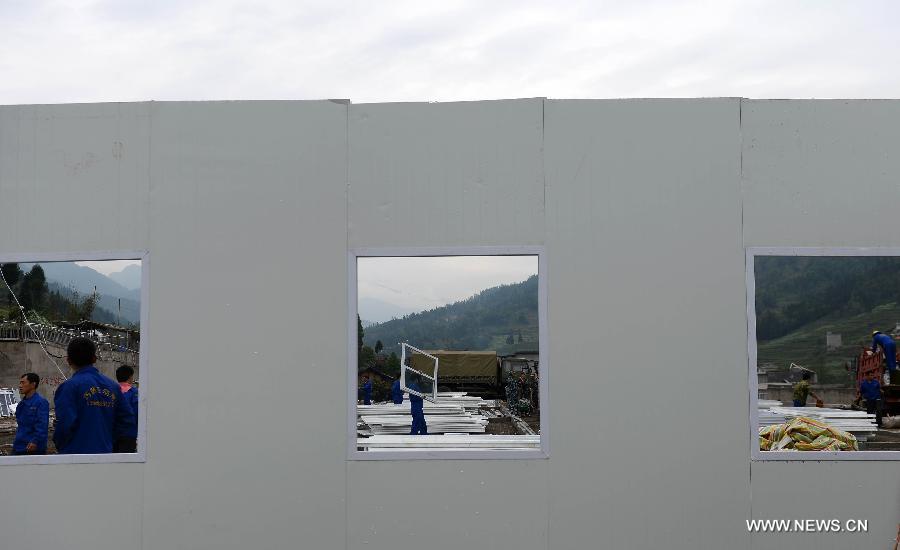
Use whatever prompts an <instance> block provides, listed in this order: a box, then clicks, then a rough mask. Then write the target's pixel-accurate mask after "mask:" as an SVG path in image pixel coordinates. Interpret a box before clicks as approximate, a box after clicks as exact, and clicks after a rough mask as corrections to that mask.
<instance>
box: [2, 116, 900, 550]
mask: <svg viewBox="0 0 900 550" xmlns="http://www.w3.org/2000/svg"><path fill="white" fill-rule="evenodd" d="M898 119H900V102H837V101H831V102H829V101H781V102H757V101H741V100H737V99H708V100H624V101H613V100H610V101H543V100H540V99H529V100H515V101H496V102H475V103H458V104H384V105H352V106H351V105H349V104H348V103H345V102H333V101H321V102H235V103H229V102H225V103H143V104H102V105H65V106H17V107H0V235H2V236H3V240H2V241H0V253H10V252H30V251H60V250H109V249H148V250H149V251H150V255H151V262H150V268H149V269H150V300H149V304H148V306H149V308H150V309H149V312H150V318H149V323H148V326H147V327H146V328H147V329H148V331H149V340H148V341H147V342H144V344H147V345H145V346H144V347H143V348H142V351H143V352H144V353H148V354H149V355H148V358H149V361H150V371H149V372H151V373H152V374H151V375H150V380H151V383H152V386H148V387H146V388H145V390H146V392H145V393H143V395H144V396H145V398H146V400H147V401H146V404H147V411H148V446H147V449H148V451H147V457H148V458H147V462H146V463H145V464H109V465H89V464H85V465H45V466H9V465H5V466H0V485H2V486H3V487H4V494H6V492H8V493H9V494H15V495H19V496H18V497H17V498H16V499H4V500H3V503H2V504H0V532H2V533H3V536H4V542H5V543H8V544H9V546H10V547H15V546H19V545H26V544H27V545H29V546H30V547H41V548H49V547H65V548H91V549H102V548H117V549H120V548H135V549H137V548H142V549H178V548H192V549H204V548H216V549H223V548H236V549H237V548H241V549H243V548H247V547H254V548H294V547H304V548H321V549H330V548H339V549H362V548H368V549H373V548H392V549H396V548H423V547H428V548H432V549H444V548H446V549H458V548H494V549H504V548H516V549H520V550H521V549H530V548H535V549H549V548H552V549H569V548H571V549H578V550H582V549H584V548H616V549H618V548H640V549H643V548H655V547H660V548H663V547H664V548H684V549H697V548H717V549H718V548H729V549H732V548H735V549H742V548H744V549H750V548H754V549H755V548H784V547H787V546H790V547H792V548H810V549H811V548H835V549H837V548H846V547H848V546H849V545H851V544H852V545H853V546H854V547H860V548H861V547H883V546H886V545H887V542H886V541H888V540H889V539H890V538H892V537H893V536H894V534H895V533H896V523H897V519H898V517H900V497H898V495H900V491H898V488H900V487H898V485H900V474H898V473H897V468H896V465H895V464H893V463H890V462H880V463H865V464H860V463H816V462H809V463H791V464H786V463H751V462H750V459H749V445H750V436H749V429H748V418H747V397H748V384H747V379H748V375H747V374H748V367H747V363H748V358H747V352H746V338H747V336H746V335H747V323H746V316H745V299H746V296H745V288H744V247H745V246H763V245H765V246H777V245H791V246H826V245H828V246H831V245H846V246H874V245H882V246H885V245H891V244H895V243H896V238H895V237H894V235H896V234H897V231H896V230H897V225H898V221H897V218H896V216H895V215H894V211H895V208H894V206H893V203H894V202H895V201H896V199H897V198H898V197H897V188H896V180H897V177H898V175H900V154H897V153H898V151H897V149H898V147H900V124H898V122H900V120H898ZM97 212H103V213H104V215H102V216H100V215H95V213H97ZM410 214H411V215H410ZM848 218H849V219H865V220H866V223H859V224H848V223H844V221H845V220H847V219H848ZM426 220H427V222H428V223H424V222H425V221H426ZM423 228H426V229H424V230H423ZM493 244H502V245H506V244H541V245H545V246H546V249H547V256H548V262H549V268H548V272H547V276H548V282H549V335H550V346H549V347H550V362H549V366H548V368H549V371H548V372H549V374H550V385H551V393H550V396H549V397H548V398H546V399H543V402H544V403H545V405H547V406H548V407H549V410H548V411H547V412H548V414H549V419H550V427H551V431H550V433H549V434H548V437H549V438H550V453H551V456H550V458H549V459H547V460H528V461H494V460H477V461H414V462H348V461H347V460H346V459H345V456H346V433H345V430H346V425H347V424H346V410H347V407H346V405H347V404H346V402H345V400H346V395H347V391H346V384H347V383H348V380H347V369H346V364H347V348H346V341H347V334H346V330H347V319H346V307H347V301H346V300H347V298H346V292H347V281H346V280H345V274H346V272H347V265H346V261H347V260H346V258H347V249H348V247H361V246H389V245H390V246H400V245H405V246H426V245H429V246H430V245H440V246H444V245H493ZM285 289H289V292H285ZM188 329H189V330H188ZM647 331H649V332H651V333H652V334H653V337H652V338H649V339H648V338H646V337H645V334H646V333H647ZM236 333H239V334H240V336H241V337H240V338H229V337H228V335H229V334H236ZM197 341H206V342H211V343H214V344H215V345H212V346H210V347H209V348H207V349H201V348H199V347H197V346H196V345H195V342H197ZM273 342H280V343H284V342H290V345H272V343H273ZM636 351H638V352H639V353H640V354H641V355H642V356H643V357H645V359H646V361H645V362H644V363H642V364H641V365H640V368H639V369H635V368H634V367H633V365H634V356H635V355H634V354H635V352H636ZM585 357H589V358H590V361H585V360H584V358H585ZM642 372H649V373H651V379H652V380H653V383H652V384H647V383H642V382H641V373H642ZM238 403H239V404H240V406H236V404H238ZM34 474H36V475H34ZM400 480H414V481H415V483H411V484H405V483H401V482H400ZM97 487H105V488H108V490H103V491H101V493H102V494H103V495H105V496H104V497H103V498H91V499H90V503H91V505H90V506H84V503H85V497H84V495H85V494H97ZM35 488H37V490H35ZM47 494H53V498H46V497H45V496H44V495H47ZM780 517H785V518H791V519H805V518H832V517H835V518H840V519H842V520H843V519H850V518H861V519H868V520H869V522H870V531H869V533H868V534H864V535H809V534H807V535H803V534H790V535H766V534H756V535H751V534H749V533H748V532H747V528H746V524H745V520H747V519H750V518H780ZM98 526H102V533H103V536H99V537H98V536H97V533H98Z"/></svg>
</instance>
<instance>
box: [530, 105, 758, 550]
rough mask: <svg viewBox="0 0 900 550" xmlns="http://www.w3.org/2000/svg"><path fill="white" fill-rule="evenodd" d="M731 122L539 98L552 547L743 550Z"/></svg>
mask: <svg viewBox="0 0 900 550" xmlns="http://www.w3.org/2000/svg"><path fill="white" fill-rule="evenodd" d="M738 115H739V102H738V101H737V100H733V99H721V100H635V101H548V102H547V104H546V125H547V126H546V144H547V156H546V160H545V165H546V170H547V197H548V199H547V211H548V216H547V255H548V258H549V263H550V268H549V272H550V279H549V282H550V289H549V296H550V338H551V343H552V346H551V364H552V366H553V376H552V377H551V382H550V384H551V388H550V396H551V398H552V400H553V405H552V417H551V426H550V428H551V432H550V437H551V449H552V455H551V458H550V499H551V500H550V548H553V549H569V548H571V549H573V550H574V549H583V548H588V547H591V548H734V549H737V548H747V547H748V546H749V537H748V536H747V534H746V531H744V530H742V528H743V524H742V522H741V520H742V518H744V517H746V515H747V512H748V509H749V468H748V456H747V448H746V444H745V442H746V438H745V437H742V435H741V434H745V433H746V426H747V418H746V417H747V414H746V406H745V403H746V401H747V397H746V389H745V388H746V377H745V376H743V372H745V371H743V370H742V367H743V366H744V365H745V364H746V351H745V348H746V346H745V341H746V323H745V321H744V296H743V287H744V269H743V265H744V260H743V251H742V250H741V206H740V194H739V191H740V189H739V174H740V165H739V153H740V141H739V126H738V124H739V118H738ZM738 370H740V371H741V374H740V375H738V374H737V372H736V371H738Z"/></svg>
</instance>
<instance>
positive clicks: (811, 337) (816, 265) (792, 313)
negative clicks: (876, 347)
mask: <svg viewBox="0 0 900 550" xmlns="http://www.w3.org/2000/svg"><path fill="white" fill-rule="evenodd" d="M755 267H756V311H757V323H756V330H757V339H758V347H757V355H758V357H757V363H758V364H760V365H762V364H766V363H771V364H774V365H776V366H778V367H780V368H786V367H788V366H789V365H790V363H792V362H793V363H797V364H799V365H803V366H804V367H807V368H811V369H813V370H815V371H817V372H818V373H819V379H820V381H822V382H825V383H842V382H847V381H848V380H849V378H850V377H849V375H848V373H847V370H846V365H847V364H848V362H852V360H853V358H855V357H856V356H857V355H858V354H859V351H860V349H861V347H862V346H868V345H870V344H871V333H872V331H873V330H881V331H885V332H889V331H891V330H893V328H894V326H895V325H896V324H897V322H898V321H900V258H896V257H859V256H856V257H808V256H806V257H804V256H797V257H794V256H778V257H776V256H768V257H757V258H756V261H755ZM828 332H832V333H835V334H840V335H841V339H842V345H841V346H840V347H837V348H836V349H831V350H828V349H826V346H825V336H826V333H828Z"/></svg>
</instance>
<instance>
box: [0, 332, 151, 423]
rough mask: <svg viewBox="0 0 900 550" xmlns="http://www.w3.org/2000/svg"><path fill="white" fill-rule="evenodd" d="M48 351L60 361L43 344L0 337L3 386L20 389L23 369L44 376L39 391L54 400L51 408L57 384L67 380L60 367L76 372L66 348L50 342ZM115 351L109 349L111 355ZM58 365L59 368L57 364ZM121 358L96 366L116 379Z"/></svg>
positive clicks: (66, 373)
mask: <svg viewBox="0 0 900 550" xmlns="http://www.w3.org/2000/svg"><path fill="white" fill-rule="evenodd" d="M46 347H47V351H48V352H49V353H51V354H53V356H54V358H53V361H55V363H56V364H54V363H53V362H52V361H51V360H50V358H49V357H47V354H46V353H44V350H42V349H41V346H40V344H37V343H35V342H29V343H26V342H16V341H10V340H5V341H0V388H13V389H18V387H19V379H20V378H21V377H22V374H23V373H26V372H33V373H35V374H37V375H38V376H40V377H41V382H40V385H39V386H38V393H40V394H41V395H43V396H44V397H45V398H46V399H47V400H48V401H50V408H53V393H54V392H55V391H56V388H57V387H58V386H59V385H60V384H62V383H63V381H64V380H65V379H64V378H63V377H62V374H60V371H59V369H62V371H63V372H64V373H65V375H66V376H70V375H71V374H72V370H71V369H69V367H68V366H67V365H66V360H65V355H66V350H65V348H62V347H59V346H56V345H53V344H49V343H48V344H47V345H46ZM111 354H112V352H106V355H107V356H109V355H111ZM57 365H58V367H59V368H57ZM121 365H122V363H121V362H116V361H113V360H102V359H101V360H99V361H97V363H96V364H95V366H96V367H97V368H98V369H99V370H100V372H102V373H103V374H105V375H106V376H108V377H110V378H112V379H113V380H115V379H116V369H117V368H119V366H121ZM134 372H135V376H134V378H135V380H137V379H139V369H138V368H137V367H134Z"/></svg>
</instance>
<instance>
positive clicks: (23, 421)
mask: <svg viewBox="0 0 900 550" xmlns="http://www.w3.org/2000/svg"><path fill="white" fill-rule="evenodd" d="M49 425H50V403H48V402H47V400H46V399H44V398H43V397H41V395H40V394H39V393H35V394H34V395H32V396H31V397H29V398H27V399H23V400H22V401H20V402H19V404H18V405H17V406H16V438H15V439H14V440H13V451H15V452H17V453H24V452H25V449H26V447H28V444H29V443H34V444H35V445H37V449H35V453H37V454H43V453H46V452H47V428H48V427H49Z"/></svg>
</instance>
